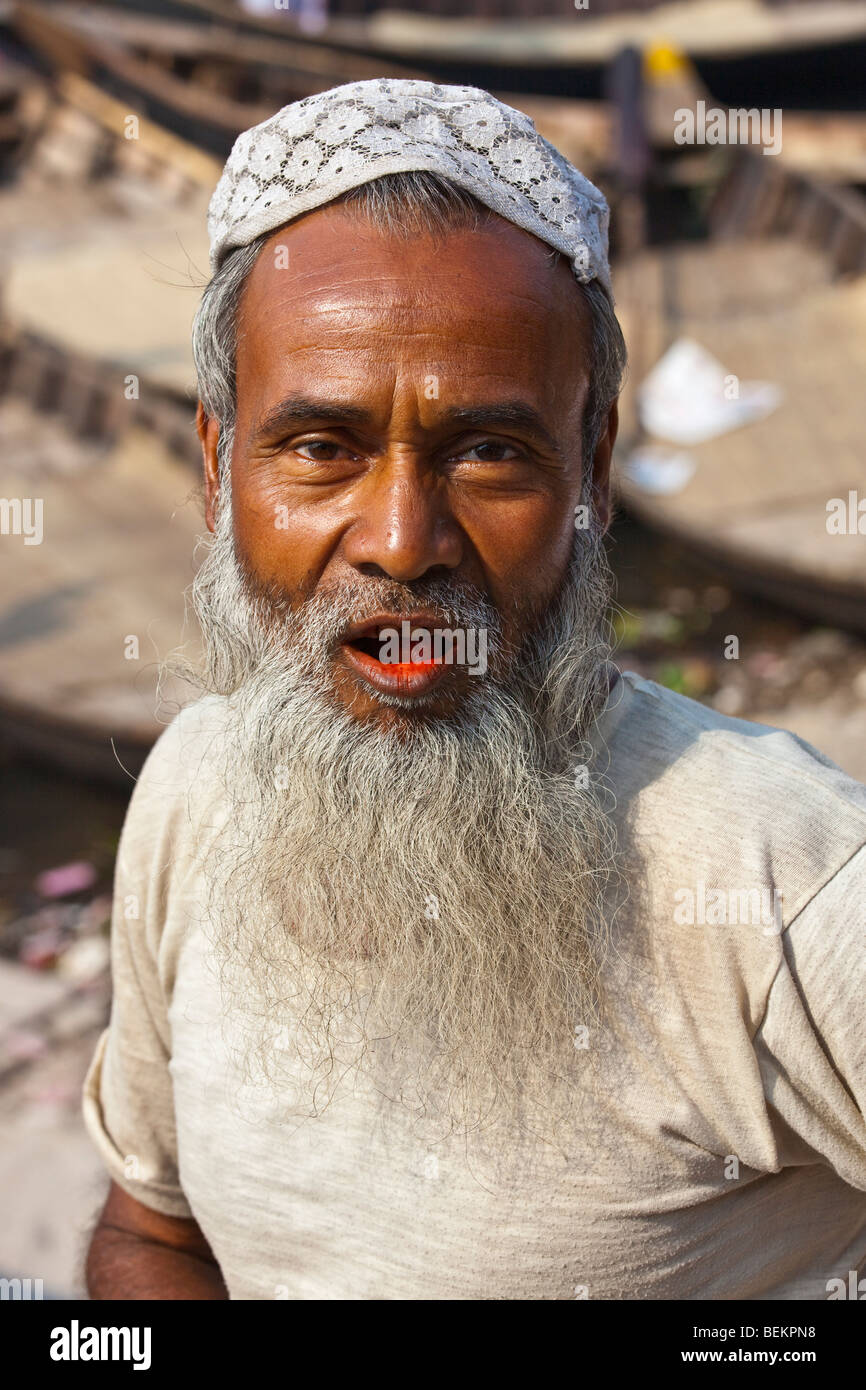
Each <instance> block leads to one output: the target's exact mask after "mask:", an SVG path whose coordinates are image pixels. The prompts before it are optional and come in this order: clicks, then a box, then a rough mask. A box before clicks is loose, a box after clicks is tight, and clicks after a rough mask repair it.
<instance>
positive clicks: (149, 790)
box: [127, 695, 228, 822]
mask: <svg viewBox="0 0 866 1390" xmlns="http://www.w3.org/2000/svg"><path fill="white" fill-rule="evenodd" d="M227 712H228V711H227V702H226V700H225V699H224V698H223V697H222V696H217V695H208V696H205V697H204V698H203V699H201V700H196V701H195V702H194V703H193V704H190V705H186V706H185V707H184V708H183V709H181V710H180V712H179V713H178V714H177V715H176V716H175V718H174V719H173V720H172V722H171V723H170V724H169V725H167V727H166V728H165V729H164V730H163V731H162V733H161V734H160V736H159V738H158V739H157V740H156V743H155V744H154V745H153V747H152V748H151V750H150V752H149V754H148V756H147V758H146V759H145V762H144V766H143V767H142V769H141V772H140V774H139V777H138V780H137V782H136V785H135V790H134V792H133V795H132V800H131V802H130V807H129V811H128V813H127V820H128V821H129V820H134V821H139V822H142V821H145V820H149V819H152V818H153V817H158V818H159V819H160V820H161V821H166V820H167V819H169V818H170V817H171V816H172V813H174V812H182V813H183V815H184V817H187V816H188V814H189V812H190V809H191V807H192V806H194V805H198V806H201V805H203V804H204V803H205V802H207V801H208V800H210V799H211V798H212V796H213V794H214V790H215V788H216V787H217V786H218V785H219V777H220V768H221V765H222V754H223V752H224V748H225V731H226V720H227Z"/></svg>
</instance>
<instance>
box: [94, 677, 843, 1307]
mask: <svg viewBox="0 0 866 1390" xmlns="http://www.w3.org/2000/svg"><path fill="white" fill-rule="evenodd" d="M223 711H224V704H223V702H222V701H221V700H218V699H208V700H204V701H201V702H199V703H198V704H197V705H194V706H191V707H190V708H189V709H187V710H185V711H184V712H183V713H182V714H181V715H180V716H179V717H178V718H177V719H176V721H175V722H174V724H172V726H171V727H170V728H169V729H168V730H166V732H165V733H164V734H163V735H162V737H161V738H160V740H159V742H158V743H157V745H156V747H155V749H154V750H153V752H152V753H151V755H150V758H149V759H148V762H147V764H146V767H145V769H144V771H143V773H142V775H141V779H140V780H139V782H138V785H137V786H136V789H135V793H134V795H133V798H132V802H131V804H130V807H129V811H128V814H127V818H126V823H125V826H124V831H123V836H122V840H121V848H120V855H119V861H118V871H117V879H116V887H115V894H116V897H115V915H114V922H113V928H112V938H113V950H112V960H113V976H114V1002H113V1007H112V1015H111V1022H110V1026H109V1027H108V1029H107V1030H106V1032H105V1033H104V1034H103V1036H102V1038H101V1039H100V1042H99V1044H98V1047H97V1050H96V1053H95V1055H94V1058H93V1061H92V1064H91V1067H90V1070H89V1073H88V1076H87V1079H86V1082H85V1090H84V1114H85V1118H86V1123H87V1126H88V1129H89V1132H90V1134H91V1136H92V1138H93V1140H94V1142H95V1143H96V1145H97V1147H98V1149H99V1151H100V1153H101V1154H102V1156H103V1158H104V1160H105V1163H106V1165H107V1167H108V1170H109V1172H110V1174H111V1176H112V1177H113V1178H114V1180H115V1181H116V1182H117V1183H119V1184H120V1186H121V1187H123V1188H124V1189H125V1190H126V1191H127V1192H129V1193H131V1194H132V1195H133V1196H134V1197H136V1198H138V1200H139V1201H141V1202H143V1203H145V1204H146V1205H147V1206H150V1207H153V1208H155V1209H156V1210H158V1211H161V1212H164V1213H168V1214H170V1215H173V1216H181V1217H188V1216H194V1217H195V1219H196V1221H197V1222H198V1223H199V1225H200V1227H201V1229H202V1230H203V1232H204V1234H205V1236H206V1237H207V1239H208V1241H209V1242H210V1245H211V1248H212V1250H213V1252H214V1254H215V1256H216V1258H217V1260H218V1261H219V1264H220V1267H221V1269H222V1272H223V1276H224V1278H225V1280H226V1283H227V1286H228V1289H229V1291H230V1294H231V1296H232V1297H233V1298H240V1299H273V1298H289V1299H488V1298H509V1299H566V1298H575V1297H578V1298H583V1297H587V1298H591V1299H640V1298H655V1299H671V1298H687V1299H731V1298H746V1299H761V1298H764V1299H825V1298H827V1297H828V1281H830V1280H831V1279H840V1278H841V1279H842V1280H844V1281H845V1282H846V1285H847V1281H848V1278H849V1271H851V1270H855V1271H857V1272H858V1274H862V1273H864V1272H866V1121H864V1114H866V1028H864V1018H866V952H864V923H866V849H864V845H866V788H864V787H863V786H861V785H860V784H859V783H856V782H853V781H852V780H851V779H850V778H848V777H846V776H845V775H844V774H843V773H842V772H841V771H840V770H839V769H838V768H836V767H835V766H833V765H832V764H831V763H830V762H828V761H827V760H826V759H825V758H823V757H822V756H821V755H820V754H818V753H816V752H815V750H814V749H812V748H810V747H808V746H807V745H805V744H803V743H802V742H800V741H799V740H798V739H797V738H795V737H794V736H792V735H790V734H788V733H784V732H781V731H779V730H773V729H768V728H765V727H764V726H761V725H756V724H748V723H745V722H743V721H740V720H735V719H729V718H725V717H723V716H722V715H719V714H716V713H714V712H713V711H712V710H710V709H707V708H705V707H703V706H702V705H699V704H696V703H693V702H692V701H690V700H687V699H684V698H683V697H681V696H678V695H675V694H672V693H671V692H670V691H667V690H664V689H662V688H661V687H659V686H658V685H655V684H653V683H652V682H649V681H645V680H642V679H641V678H639V677H638V676H635V675H634V674H632V673H626V674H625V676H624V677H623V678H622V679H621V680H620V681H619V682H618V684H617V685H616V686H615V687H614V690H613V692H612V695H611V698H610V700H609V702H608V709H607V710H606V712H605V714H604V715H603V716H602V719H601V721H600V723H599V725H598V728H597V731H596V733H595V735H594V741H595V743H596V745H597V747H598V748H599V749H600V750H601V752H600V756H602V757H603V758H604V760H605V761H607V759H608V758H609V768H608V773H607V781H608V783H609V785H610V787H611V788H612V790H613V792H614V794H615V797H616V806H617V809H616V812H615V815H616V819H617V827H618V834H619V837H620V842H621V845H622V848H623V851H624V853H625V855H626V857H627V860H628V861H629V862H630V863H631V864H632V866H633V868H634V869H636V870H637V873H636V877H635V880H634V884H633V889H632V892H631V894H630V897H629V902H628V904H627V906H626V909H625V912H624V914H623V915H621V917H620V919H619V920H618V929H617V950H616V952H615V953H613V955H612V958H611V962H612V963H611V965H610V967H609V968H610V970H611V972H612V973H611V975H610V979H609V988H608V993H609V995H610V1002H609V1006H608V1016H607V1019H606V1025H605V1029H604V1035H603V1036H592V1034H591V1033H590V1035H589V1036H587V1037H584V1038H582V1039H580V1043H581V1047H583V1045H584V1044H585V1045H586V1052H585V1056H586V1058H587V1066H586V1069H585V1072H584V1073H583V1081H582V1084H581V1085H580V1086H578V1087H576V1088H575V1097H574V1125H573V1132H572V1133H571V1135H570V1136H569V1140H568V1143H567V1145H566V1146H565V1147H566V1148H567V1152H565V1151H564V1150H563V1149H562V1148H560V1149H555V1150H550V1149H549V1147H548V1146H541V1147H540V1149H537V1150H536V1149H532V1148H527V1150H526V1151H523V1150H522V1149H521V1148H520V1146H519V1145H516V1146H515V1150H514V1152H511V1151H510V1150H508V1149H506V1151H504V1152H499V1153H497V1154H496V1156H495V1157H496V1161H495V1162H494V1163H493V1164H489V1165H487V1166H485V1164H484V1163H483V1162H481V1161H480V1160H479V1162H477V1163H476V1162H475V1161H474V1158H473V1155H472V1153H471V1152H469V1151H468V1150H467V1147H466V1145H465V1144H464V1143H462V1142H460V1141H459V1140H457V1139H452V1140H450V1141H442V1142H439V1143H437V1144H436V1145H435V1147H433V1148H425V1147H424V1146H423V1145H419V1142H418V1140H417V1138H416V1137H415V1131H414V1130H413V1128H412V1126H411V1123H410V1122H409V1120H408V1117H407V1118H406V1119H405V1122H404V1120H403V1119H402V1118H401V1112H400V1111H399V1109H398V1108H395V1109H394V1112H393V1113H390V1112H389V1113H388V1114H385V1113H383V1103H382V1100H381V1097H379V1098H376V1097H374V1096H372V1095H370V1094H369V1093H367V1092H365V1090H364V1088H363V1086H359V1087H357V1088H355V1089H349V1090H347V1091H346V1092H345V1093H340V1094H338V1096H337V1098H336V1099H335V1100H334V1102H333V1103H332V1104H331V1105H330V1106H329V1107H328V1108H327V1109H326V1110H325V1111H324V1112H323V1113H322V1114H321V1115H319V1116H318V1117H317V1118H314V1119H309V1120H306V1121H301V1122H297V1121H296V1122H293V1123H291V1124H287V1123H285V1122H282V1123H281V1122H280V1121H279V1120H277V1119H276V1118H275V1116H276V1113H277V1107H276V1102H274V1104H273V1105H271V1106H270V1110H269V1101H268V1097H267V1094H265V1095H264V1097H259V1103H258V1106H257V1108H255V1107H253V1108H251V1107H249V1106H246V1107H240V1111H241V1113H239V1107H238V1104H237V1094H238V1082H237V1077H236V1076H235V1074H234V1072H233V1064H232V1063H231V1062H230V1060H229V1057H228V1055H227V1050H226V1041H225V1037H224V1034H223V1030H222V1025H221V1017H222V1013H221V1008H220V1002H219V999H218V993H217V985H216V977H215V975H214V973H213V971H212V970H211V969H209V967H208V962H207V948H206V945H205V942H204V939H203V934H202V931H201V928H200V927H199V926H198V925H196V921H197V913H196V907H197V906H199V905H200V904H201V901H202V885H201V880H200V877H199V872H200V871H199V867H198V866H199V864H200V860H201V853H202V847H203V845H204V844H205V843H206V840H207V836H208V834H209V833H210V832H209V827H210V826H213V824H214V823H216V821H217V820H218V810H219V805H218V803H219V788H218V786H217V785H216V784H215V782H214V779H213V777H209V776H208V771H209V768H210V767H211V766H212V763H213V760H214V759H213V754H214V750H215V748H216V746H217V743H218V741H219V737H220V734H219V729H220V720H221V718H222V716H223ZM215 740H216V741H217V743H215ZM756 887H760V888H761V889H763V890H764V892H765V895H766V897H765V903H766V904H770V903H772V902H773V898H772V894H773V892H774V891H775V892H776V893H779V894H781V899H780V900H778V902H779V906H778V912H779V918H778V919H777V925H766V923H771V924H772V923H773V922H774V919H773V916H772V912H771V913H770V914H769V915H766V914H765V915H764V917H763V918H760V917H758V919H757V922H755V919H749V918H748V916H747V913H746V908H745V900H744V899H741V898H740V897H739V896H738V895H739V894H740V893H741V892H742V893H747V892H748V891H749V890H751V889H754V888H756ZM720 894H722V895H723V896H722V898H721V899H720V896H719V895H720ZM733 903H737V904H741V906H740V907H739V911H735V909H734V906H733ZM751 910H754V909H751ZM136 913H137V914H138V915H137V916H136ZM744 915H746V917H747V920H746V922H743V921H741V920H739V917H742V916H744ZM720 916H721V917H723V918H724V921H723V922H721V923H720V920H719V919H720ZM734 916H737V917H738V920H737V921H736V922H732V921H731V918H732V917H734ZM690 917H692V918H694V919H696V920H693V921H690V920H689V918H690ZM576 1041H577V1039H576ZM576 1055H578V1056H579V1055H580V1053H576ZM590 1056H591V1057H592V1061H593V1065H591V1066H590V1065H589V1059H590ZM386 1108H387V1107H386ZM271 1111H272V1112H273V1113H271ZM830 1287H834V1286H830Z"/></svg>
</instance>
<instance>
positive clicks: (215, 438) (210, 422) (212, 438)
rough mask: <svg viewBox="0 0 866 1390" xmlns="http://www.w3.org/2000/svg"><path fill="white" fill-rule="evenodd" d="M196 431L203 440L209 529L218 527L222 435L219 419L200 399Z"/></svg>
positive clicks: (206, 509)
mask: <svg viewBox="0 0 866 1390" xmlns="http://www.w3.org/2000/svg"><path fill="white" fill-rule="evenodd" d="M195 428H196V433H197V435H198V437H199V440H200V442H201V453H202V462H203V464H204V496H205V506H204V519H205V524H206V525H207V528H208V530H209V531H213V530H215V529H216V506H217V499H218V497H219V491H220V475H219V464H218V462H217V443H218V442H219V436H220V425H219V420H214V419H213V418H212V417H211V416H210V415H208V414H206V413H205V408H204V406H203V405H202V403H201V401H199V403H198V406H197V407H196V412H195Z"/></svg>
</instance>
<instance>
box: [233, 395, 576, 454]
mask: <svg viewBox="0 0 866 1390" xmlns="http://www.w3.org/2000/svg"><path fill="white" fill-rule="evenodd" d="M440 419H441V422H442V423H443V424H452V425H462V426H463V427H464V428H465V429H476V430H496V429H503V428H504V429H519V430H522V431H523V432H524V433H526V434H529V435H532V436H533V437H534V438H535V439H537V440H539V441H540V442H541V443H543V444H545V445H546V446H547V448H548V449H550V450H551V452H552V453H555V454H560V453H561V452H562V451H561V449H560V447H559V445H558V444H557V442H556V440H555V438H554V437H553V435H552V434H551V433H550V431H549V430H548V429H547V427H546V426H545V424H544V422H543V421H542V418H541V416H540V415H539V413H538V411H537V410H536V409H535V408H534V407H533V406H531V405H529V404H528V402H526V401H521V400H511V401H500V402H497V403H496V404H495V405H494V404H489V405H458V406H451V407H449V408H448V409H446V410H444V411H443V412H442V415H441V417H440ZM313 420H315V421H316V422H317V423H319V424H322V425H334V426H339V425H362V426H363V425H366V426H370V425H371V424H372V422H373V417H372V415H371V413H370V412H369V411H368V410H365V409H364V407H363V406H359V405H350V404H348V402H346V403H342V402H341V403H337V402H335V401H328V400H317V399H316V398H314V397H312V396H297V395H295V396H287V397H286V398H285V399H284V400H282V401H280V403H279V404H278V405H276V406H274V408H273V409H272V410H269V411H268V413H267V415H265V416H264V417H263V419H262V420H260V421H259V422H258V424H256V425H254V426H253V428H252V430H251V431H250V439H251V440H252V439H255V438H259V439H261V438H267V437H268V436H269V435H274V434H281V433H282V432H283V431H285V430H289V429H291V428H293V427H298V426H300V425H309V424H310V423H311V422H312V421H313Z"/></svg>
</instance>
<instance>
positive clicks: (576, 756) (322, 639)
mask: <svg viewBox="0 0 866 1390" xmlns="http://www.w3.org/2000/svg"><path fill="white" fill-rule="evenodd" d="M221 502H222V506H221V510H220V517H219V521H218V525H217V532H216V536H215V539H214V543H213V545H212V547H211V549H210V551H209V554H208V555H207V558H206V560H205V562H204V564H203V566H202V568H201V570H200V572H199V574H198V576H197V579H196V581H195V584H194V586H193V602H194V606H195V609H196V612H197V615H198V618H199V621H200V623H201V627H202V631H203V635H204V642H205V666H206V669H205V675H204V680H203V682H202V684H203V686H204V688H205V689H206V690H207V691H211V692H216V693H219V694H222V695H225V696H228V697H229V709H230V727H229V733H228V738H227V743H226V747H225V758H226V769H227V777H228V782H227V788H228V796H229V800H230V803H231V804H230V809H229V814H228V816H227V819H226V828H225V830H224V831H223V832H222V833H221V835H220V836H219V837H218V840H217V843H216V844H215V846H214V848H213V850H212V852H211V853H210V854H209V855H208V858H207V861H206V864H205V872H206V881H207V883H208V886H209V900H208V902H207V904H206V905H205V906H206V917H207V920H208V924H209V926H208V930H209V932H210V933H211V935H212V937H213V941H214V945H215V947H216V950H217V957H218V959H219V961H220V962H221V966H222V973H223V988H224V1001H225V1008H226V1012H227V1014H230V1015H231V1019H232V1025H233V1027H235V1026H237V1025H238V1024H239V1023H240V1021H241V1020H242V1019H245V1020H246V1022H247V1025H248V1026H247V1029H246V1035H247V1041H248V1047H247V1050H246V1054H245V1057H246V1063H247V1065H248V1066H250V1067H252V1068H254V1069H256V1070H260V1071H261V1073H262V1075H263V1076H264V1078H265V1080H266V1082H268V1083H269V1084H270V1085H271V1086H272V1087H273V1088H277V1087H279V1091H280V1095H281V1096H285V1097H286V1100H287V1113H299V1112H300V1113H316V1112H317V1110H319V1109H321V1108H322V1106H323V1104H326V1103H327V1101H328V1099H329V1098H330V1097H331V1095H332V1094H333V1092H334V1090H335V1089H336V1086H337V1084H338V1082H339V1081H340V1079H341V1078H342V1077H343V1076H345V1075H347V1074H349V1073H351V1072H353V1071H354V1070H356V1069H358V1068H360V1069H361V1071H366V1073H367V1074H368V1075H370V1076H373V1077H374V1078H375V1084H376V1086H377V1087H378V1089H379V1090H380V1091H382V1092H385V1093H387V1094H388V1095H389V1096H391V1097H393V1098H395V1099H398V1100H399V1101H401V1102H402V1103H403V1104H404V1105H406V1106H408V1107H409V1109H410V1110H411V1111H412V1112H413V1113H414V1114H416V1115H419V1116H421V1115H426V1116H430V1115H433V1116H435V1117H437V1123H440V1122H441V1123H445V1124H446V1125H450V1126H454V1125H459V1126H460V1127H461V1128H463V1127H465V1126H476V1125H479V1124H480V1123H482V1121H484V1122H486V1121H488V1120H489V1119H490V1118H491V1117H492V1116H494V1114H499V1113H500V1112H503V1113H504V1112H505V1111H507V1112H509V1113H511V1114H512V1115H513V1114H514V1112H515V1110H516V1108H517V1107H518V1105H520V1106H521V1108H523V1107H524V1105H525V1101H526V1097H527V1096H528V1095H531V1094H533V1093H536V1094H541V1092H542V1091H543V1093H544V1094H545V1096H546V1097H548V1098H550V1097H551V1095H552V1090H551V1079H552V1078H555V1077H560V1078H561V1077H562V1076H563V1075H564V1074H565V1075H567V1073H568V1071H569V1069H570V1067H573V1064H574V1033H575V1029H576V1028H577V1027H578V1026H580V1025H587V1024H590V1023H591V1022H592V1021H593V1020H595V1019H596V1018H597V1016H598V1012H599V1008H600V1003H601V995H600V985H599V979H600V967H601V963H602V958H603V948H604V942H605V937H606V910H605V902H606V895H607V893H608V890H609V888H610V885H611V883H612V881H613V879H614V878H615V870H614V863H615V843H614V833H613V828H612V824H611V822H610V820H609V817H608V815H607V813H606V812H605V811H604V810H603V809H602V805H601V802H600V799H599V795H598V792H597V789H596V783H595V778H594V776H593V775H592V769H591V768H590V770H589V783H588V785H584V777H583V775H582V774H578V775H576V774H575V767H576V766H581V765H583V764H584V763H585V762H586V760H587V756H588V752H589V745H588V744H587V743H586V741H585V740H586V736H587V734H588V732H589V731H590V729H591V726H592V723H593V721H594V718H595V716H596V715H597V713H598V710H599V708H600V706H601V704H603V701H604V698H605V696H606V694H607V657H608V651H609V648H608V646H607V644H606V641H605V636H604V634H605V630H606V628H605V624H606V612H607V607H608V602H609V597H610V589H611V581H610V571H609V568H608V564H607V560H606V557H605V554H604V550H603V546H602V538H601V535H600V533H599V532H598V531H584V532H576V534H575V553H574V556H573V559H572V562H571V564H570V567H569V571H568V574H567V576H566V578H565V581H564V583H563V586H562V588H561V591H560V593H559V595H558V596H557V598H556V600H555V601H554V603H553V604H552V605H551V607H550V608H549V609H548V611H547V612H546V613H545V614H543V615H542V616H541V618H540V621H539V622H538V623H537V624H536V626H535V629H534V634H533V637H532V639H531V640H530V641H529V642H528V643H527V644H525V645H524V648H523V650H522V652H521V653H520V654H519V659H518V655H517V654H516V653H509V652H508V651H507V649H506V646H505V644H504V643H503V642H502V640H501V636H500V635H499V634H500V631H501V619H500V616H499V615H498V614H496V612H495V611H494V610H492V609H491V608H490V606H489V604H487V603H486V602H485V600H484V597H483V595H481V594H479V593H477V592H474V591H467V590H466V589H465V588H463V589H460V588H455V586H453V585H450V584H448V583H447V582H445V583H444V584H443V583H441V582H439V583H435V584H430V583H427V584H425V583H419V584H417V585H412V586H411V587H410V586H403V585H399V584H394V583H390V582H387V581H384V580H382V581H377V580H374V579H364V578H361V577H359V578H358V580H357V582H356V583H355V584H354V585H353V586H352V587H351V591H350V590H348V589H342V590H341V591H340V593H339V594H337V595H334V594H328V595H318V594H317V595H315V596H314V597H313V598H312V599H311V600H308V601H306V602H304V603H302V604H300V606H298V607H297V609H296V611H292V608H291V606H290V604H289V602H288V601H287V600H286V598H285V596H280V595H276V594H273V595H268V594H264V593H261V592H258V593H257V592H254V590H253V587H252V586H251V584H250V582H249V581H247V580H246V579H245V578H244V576H243V574H242V572H241V570H240V567H239V565H238V562H237V559H236V556H235V551H234V542H233V536H232V529H231V506H230V501H229V497H228V479H227V478H226V480H225V482H224V486H223V494H222V498H221ZM419 603H423V605H424V608H425V610H428V609H429V608H430V607H431V606H432V607H433V609H434V611H435V612H437V613H438V612H442V613H443V626H451V627H453V626H458V625H462V626H464V627H470V626H479V625H484V626H487V627H488V630H489V633H490V636H489V638H488V640H489V642H490V643H491V654H490V656H489V666H488V671H487V674H486V675H485V676H483V677H478V678H473V679H470V680H469V681H468V683H467V684H468V686H469V689H468V690H467V691H466V693H465V696H464V697H463V698H462V700H461V701H460V703H459V704H457V705H456V706H455V708H454V710H453V711H452V712H451V713H449V714H448V716H447V717H444V718H443V717H442V716H441V715H440V716H439V717H436V716H433V715H428V714H425V712H424V710H423V709H421V710H420V711H419V710H417V708H416V709H410V708H408V702H406V703H404V702H403V701H402V699H401V698H400V697H391V698H390V699H389V700H387V701H386V700H383V701H382V702H381V703H382V705H383V706H385V705H387V706H388V707H389V717H388V720H387V721H379V720H367V721H361V720H359V719H357V718H355V717H354V716H353V715H352V714H350V713H349V712H348V711H347V710H346V709H345V708H344V707H343V705H342V704H341V703H340V702H339V701H338V699H337V698H336V696H335V694H334V689H333V675H332V665H331V656H332V653H333V644H334V641H335V639H336V635H337V634H338V633H339V632H341V631H342V630H343V629H344V628H345V626H346V624H347V622H350V621H358V620H363V619H364V618H365V617H367V616H369V615H372V614H373V613H375V612H376V611H377V610H381V609H383V608H384V609H387V610H389V611H396V612H399V611H401V610H402V611H406V610H408V609H411V608H415V609H417V607H418V606H419ZM446 615H447V616H446ZM569 1058H570V1059H571V1060H570V1062H569ZM287 1062H288V1064H289V1065H288V1067H286V1065H285V1064H286V1063H287ZM299 1076H300V1077H302V1078H303V1082H302V1084H301V1085H300V1086H298V1085H297V1084H295V1083H297V1078H298V1077H299ZM292 1078H293V1079H294V1080H292ZM293 1086H294V1093H293V1094H291V1092H292V1087H293Z"/></svg>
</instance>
